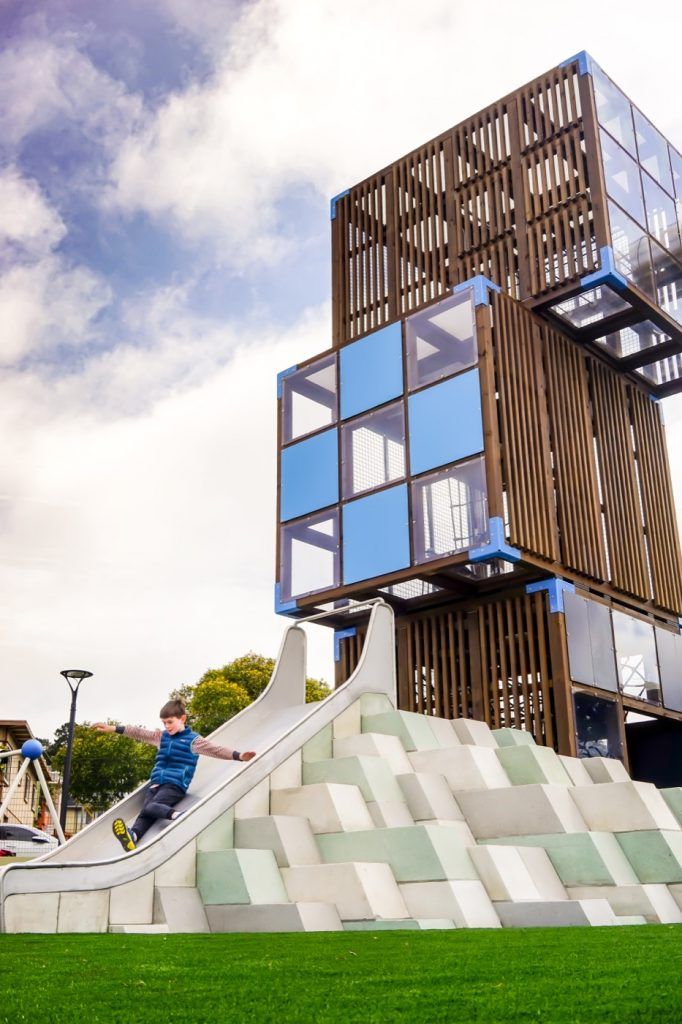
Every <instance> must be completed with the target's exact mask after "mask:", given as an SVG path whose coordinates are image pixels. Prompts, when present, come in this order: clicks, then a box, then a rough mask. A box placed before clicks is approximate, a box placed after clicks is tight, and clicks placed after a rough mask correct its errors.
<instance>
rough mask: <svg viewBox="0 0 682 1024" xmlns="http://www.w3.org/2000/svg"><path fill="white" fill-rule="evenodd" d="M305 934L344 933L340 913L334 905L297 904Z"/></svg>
mask: <svg viewBox="0 0 682 1024" xmlns="http://www.w3.org/2000/svg"><path fill="white" fill-rule="evenodd" d="M296 909H297V910H298V915H299V917H300V919H301V925H302V928H303V931H304V932H340V931H343V925H342V924H341V918H340V917H339V912H338V910H337V909H336V906H335V905H334V904H333V903H297V904H296Z"/></svg>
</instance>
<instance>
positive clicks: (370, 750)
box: [334, 732, 412, 775]
mask: <svg viewBox="0 0 682 1024" xmlns="http://www.w3.org/2000/svg"><path fill="white" fill-rule="evenodd" d="M334 757H381V758H383V759H384V760H385V761H386V762H387V764H388V766H389V767H390V769H391V771H392V772H393V773H394V775H400V774H402V773H404V772H411V771H412V765H411V764H410V761H409V758H408V756H407V754H406V753H405V748H404V747H403V745H402V743H401V742H400V740H399V739H398V737H397V736H386V735H383V734H382V733H378V732H364V733H358V734H357V735H354V736H343V737H341V738H340V739H335V740H334Z"/></svg>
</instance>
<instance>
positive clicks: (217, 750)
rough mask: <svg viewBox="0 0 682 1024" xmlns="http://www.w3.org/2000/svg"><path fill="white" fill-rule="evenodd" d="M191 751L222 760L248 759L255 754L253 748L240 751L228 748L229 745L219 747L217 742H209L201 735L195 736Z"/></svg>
mask: <svg viewBox="0 0 682 1024" xmlns="http://www.w3.org/2000/svg"><path fill="white" fill-rule="evenodd" d="M192 751H193V752H194V753H195V754H202V755H203V756H204V757H218V758H220V759H221V760H222V761H250V760H251V758H252V757H255V756H256V751H255V750H245V751H243V752H242V753H240V752H239V751H238V750H230V748H229V747H221V745H220V744H219V743H211V741H210V740H206V739H204V737H203V736H197V738H196V739H195V740H194V742H193V743H192Z"/></svg>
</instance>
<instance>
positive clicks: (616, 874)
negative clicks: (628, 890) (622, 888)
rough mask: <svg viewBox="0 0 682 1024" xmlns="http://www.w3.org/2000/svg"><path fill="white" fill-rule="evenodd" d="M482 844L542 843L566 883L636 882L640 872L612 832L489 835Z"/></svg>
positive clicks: (529, 844)
mask: <svg viewBox="0 0 682 1024" xmlns="http://www.w3.org/2000/svg"><path fill="white" fill-rule="evenodd" d="M480 842H481V844H482V845H490V844H492V845H494V846H501V845H506V846H541V847H543V849H545V850H546V851H547V855H548V857H549V859H550V860H551V862H552V864H553V865H554V869H555V871H556V873H557V874H558V876H559V878H560V879H561V881H562V882H563V884H564V885H566V886H568V885H571V886H578V885H636V884H637V882H638V878H637V875H636V874H635V871H634V869H633V867H632V865H631V863H630V861H629V860H628V858H627V857H626V856H625V854H624V852H623V850H622V848H621V847H620V845H619V844H618V841H617V839H616V837H615V836H614V835H613V834H612V833H611V832H569V833H563V834H561V833H556V834H555V833H553V834H547V835H538V836H505V837H503V838H501V839H499V838H498V839H485V840H481V841H480Z"/></svg>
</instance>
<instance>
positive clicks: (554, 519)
mask: <svg viewBox="0 0 682 1024" xmlns="http://www.w3.org/2000/svg"><path fill="white" fill-rule="evenodd" d="M492 315H493V329H492V345H491V348H492V353H493V360H494V364H495V378H496V389H497V417H498V430H499V456H497V453H490V454H488V457H499V459H500V465H501V471H502V482H503V488H504V492H505V498H506V510H507V518H508V525H509V539H510V542H511V543H512V544H513V545H514V546H516V547H519V548H521V549H522V550H523V551H527V552H528V553H529V554H534V555H537V556H539V557H541V558H542V559H544V560H547V561H548V562H550V563H551V562H555V563H558V566H557V570H558V571H560V569H561V566H565V567H566V568H567V569H570V570H573V571H574V572H576V573H579V574H581V575H583V576H585V577H588V578H590V579H593V580H597V581H599V582H601V583H609V584H610V585H611V586H612V587H613V588H614V589H615V590H618V591H620V592H621V593H624V594H628V595H630V596H632V597H635V598H637V599H638V600H641V601H644V602H648V601H653V603H654V604H655V605H657V606H658V607H660V608H664V609H666V610H669V611H673V612H675V613H676V614H679V613H680V612H682V583H681V582H680V547H679V540H678V534H677V525H676V521H675V508H674V500H673V494H672V485H671V481H670V475H669V471H668V461H667V453H666V448H665V437H664V430H663V426H662V424H661V422H660V417H659V413H658V408H657V406H656V405H655V404H654V403H653V402H651V400H650V399H649V398H648V396H647V395H646V394H645V392H644V391H643V390H642V389H641V388H640V387H638V386H637V385H636V384H634V383H629V382H627V381H626V380H625V379H624V378H623V377H622V376H621V375H620V374H619V373H618V372H617V371H616V370H613V369H611V367H609V366H607V365H606V364H604V363H603V362H601V361H600V360H599V359H598V358H596V357H594V356H592V355H588V354H586V353H585V352H584V350H582V349H581V348H579V347H578V346H577V345H576V344H574V343H573V342H572V341H570V340H569V339H568V338H565V337H564V336H563V335H562V334H560V333H559V332H557V331H555V330H553V329H552V328H551V327H550V326H549V325H548V324H547V323H545V322H544V321H543V320H540V319H539V318H537V317H535V316H533V315H532V314H531V313H529V312H528V311H527V310H525V309H524V308H522V307H521V306H519V305H518V304H517V303H515V302H514V301H513V300H512V299H510V298H509V297H508V296H505V295H495V296H494V297H493V299H492Z"/></svg>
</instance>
